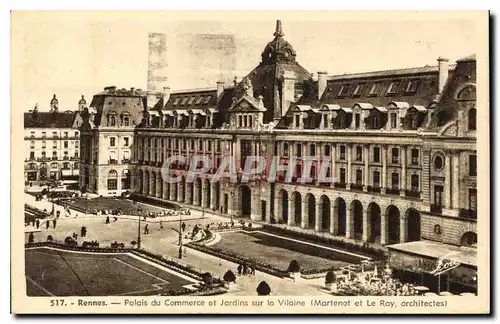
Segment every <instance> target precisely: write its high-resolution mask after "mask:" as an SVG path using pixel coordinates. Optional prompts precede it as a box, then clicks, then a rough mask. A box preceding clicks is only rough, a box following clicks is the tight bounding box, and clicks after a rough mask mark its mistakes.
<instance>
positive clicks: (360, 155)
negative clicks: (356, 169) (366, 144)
mask: <svg viewBox="0 0 500 324" xmlns="http://www.w3.org/2000/svg"><path fill="white" fill-rule="evenodd" d="M356 161H363V147H361V146H356Z"/></svg>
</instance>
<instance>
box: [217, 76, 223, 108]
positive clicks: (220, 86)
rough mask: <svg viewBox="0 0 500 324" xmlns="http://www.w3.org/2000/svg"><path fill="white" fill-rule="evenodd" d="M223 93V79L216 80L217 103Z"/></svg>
mask: <svg viewBox="0 0 500 324" xmlns="http://www.w3.org/2000/svg"><path fill="white" fill-rule="evenodd" d="M222 93H224V81H217V103H219V101H220V99H221V98H222Z"/></svg>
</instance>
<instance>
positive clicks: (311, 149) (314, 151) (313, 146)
mask: <svg viewBox="0 0 500 324" xmlns="http://www.w3.org/2000/svg"><path fill="white" fill-rule="evenodd" d="M309 155H310V156H316V145H315V144H311V146H310V154H309Z"/></svg>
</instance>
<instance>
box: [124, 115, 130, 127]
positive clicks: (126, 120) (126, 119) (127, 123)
mask: <svg viewBox="0 0 500 324" xmlns="http://www.w3.org/2000/svg"><path fill="white" fill-rule="evenodd" d="M123 125H124V126H130V119H129V118H128V117H127V116H125V117H123Z"/></svg>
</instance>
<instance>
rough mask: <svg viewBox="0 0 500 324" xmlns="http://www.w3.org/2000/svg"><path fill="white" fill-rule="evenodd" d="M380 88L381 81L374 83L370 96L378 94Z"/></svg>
mask: <svg viewBox="0 0 500 324" xmlns="http://www.w3.org/2000/svg"><path fill="white" fill-rule="evenodd" d="M379 88H380V83H374V84H372V87H371V88H370V96H377V95H378V92H379Z"/></svg>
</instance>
